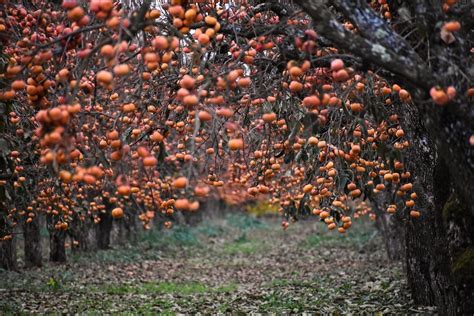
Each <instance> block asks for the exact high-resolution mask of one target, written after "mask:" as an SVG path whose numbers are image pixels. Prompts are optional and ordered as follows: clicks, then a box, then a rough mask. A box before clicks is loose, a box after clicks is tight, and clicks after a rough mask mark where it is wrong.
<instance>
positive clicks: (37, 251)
mask: <svg viewBox="0 0 474 316" xmlns="http://www.w3.org/2000/svg"><path fill="white" fill-rule="evenodd" d="M40 226H41V223H40V218H39V217H38V216H37V217H35V218H34V219H33V221H32V222H31V223H25V224H24V228H23V230H24V231H23V232H24V238H25V241H24V243H25V244H24V248H25V267H26V268H32V267H41V266H42V265H43V262H42V261H43V258H42V246H41V235H40Z"/></svg>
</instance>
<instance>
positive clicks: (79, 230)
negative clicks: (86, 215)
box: [69, 216, 90, 253]
mask: <svg viewBox="0 0 474 316" xmlns="http://www.w3.org/2000/svg"><path fill="white" fill-rule="evenodd" d="M89 230H90V224H89V223H88V222H87V219H85V220H81V219H80V218H79V216H77V217H75V218H74V221H73V223H72V225H71V228H70V230H69V235H70V236H71V239H72V243H71V245H72V246H71V249H72V251H73V252H74V253H77V252H85V251H88V250H89V238H88V237H89Z"/></svg>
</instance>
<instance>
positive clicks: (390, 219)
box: [373, 193, 405, 260]
mask: <svg viewBox="0 0 474 316" xmlns="http://www.w3.org/2000/svg"><path fill="white" fill-rule="evenodd" d="M388 204H390V203H389V200H388V199H387V197H386V195H385V194H383V193H379V196H378V197H377V198H376V200H375V201H374V202H373V206H374V209H375V214H376V215H377V219H376V225H377V229H378V230H379V231H380V233H381V234H382V239H383V241H384V244H385V249H386V251H387V256H388V258H389V259H390V260H402V259H403V258H405V229H404V226H403V221H402V216H400V215H401V214H399V213H398V214H393V215H392V214H388V213H387V211H386V207H387V205H388Z"/></svg>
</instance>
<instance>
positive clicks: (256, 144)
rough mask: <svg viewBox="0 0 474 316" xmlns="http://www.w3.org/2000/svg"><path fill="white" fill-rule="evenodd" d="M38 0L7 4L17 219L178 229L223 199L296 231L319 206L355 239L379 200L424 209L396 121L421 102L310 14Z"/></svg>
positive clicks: (0, 22)
mask: <svg viewBox="0 0 474 316" xmlns="http://www.w3.org/2000/svg"><path fill="white" fill-rule="evenodd" d="M29 2H30V5H29V6H28V5H27V4H25V2H16V1H8V0H2V1H1V4H0V5H1V6H2V9H3V10H2V13H1V14H2V15H1V16H0V30H1V31H0V32H1V34H2V36H1V40H2V43H3V45H4V50H3V56H2V58H3V62H4V67H3V68H4V72H3V74H2V78H1V79H2V85H3V86H2V88H1V91H0V99H1V103H2V105H1V107H2V110H5V113H6V114H7V115H8V121H5V122H2V126H1V132H2V133H9V135H10V149H9V153H8V161H9V164H8V166H9V167H8V168H9V170H10V171H11V173H12V174H13V176H12V177H11V178H9V179H7V180H1V185H2V186H4V188H5V189H6V190H7V191H8V192H9V196H10V197H11V199H10V201H9V203H8V205H9V211H8V215H7V216H8V220H9V221H10V223H12V225H15V223H18V222H22V221H26V222H31V221H34V220H35V218H36V217H37V216H38V214H40V213H42V214H46V216H48V217H50V218H51V219H52V221H53V223H54V229H56V230H68V229H69V228H70V227H71V225H74V222H75V221H86V220H92V221H94V222H96V223H97V222H99V221H100V217H99V214H101V213H102V212H110V214H111V215H112V216H113V217H114V218H122V217H128V216H136V217H138V218H139V219H140V220H141V221H142V222H143V224H144V226H145V227H149V225H150V221H151V219H153V218H156V216H159V217H160V218H162V219H163V220H162V224H163V225H164V226H165V227H170V226H171V222H172V221H171V219H172V218H173V214H174V213H175V212H194V211H197V210H198V209H199V207H200V203H201V204H202V202H203V201H205V200H206V199H211V198H215V197H220V198H224V199H225V200H226V201H227V202H229V203H245V202H247V201H251V200H254V199H266V200H270V201H271V202H272V203H276V204H279V205H280V207H281V208H280V209H281V212H282V213H283V214H284V215H285V216H286V217H287V218H286V220H285V221H283V226H284V227H285V228H286V227H287V226H288V224H289V222H291V220H292V219H294V218H296V217H297V215H298V212H301V211H308V210H309V211H308V212H309V213H311V214H314V216H316V217H318V218H320V219H321V221H322V222H324V223H325V224H326V225H327V227H328V229H331V230H332V229H336V230H338V231H339V232H341V233H344V232H345V231H346V230H347V229H349V228H350V227H351V225H352V219H353V218H354V217H358V216H360V215H363V214H366V213H370V208H369V207H368V206H367V205H366V204H360V202H357V201H362V199H363V198H368V197H371V196H373V195H374V194H378V193H380V192H382V191H389V192H391V193H392V196H393V201H392V203H390V205H387V212H388V213H395V212H403V214H406V216H411V217H414V218H417V217H419V216H420V212H419V211H417V209H416V198H417V196H416V193H415V192H414V191H413V186H412V183H411V180H410V171H408V170H407V169H406V168H405V164H404V162H403V158H402V153H403V151H404V150H405V149H406V148H407V147H409V146H410V143H409V141H408V140H407V137H406V135H405V133H404V130H403V129H402V126H401V125H400V118H399V116H398V115H397V114H395V113H396V107H399V106H403V104H406V103H409V102H410V100H411V99H410V94H409V93H408V92H407V91H406V90H404V89H403V88H401V87H399V86H398V85H393V86H392V85H389V84H387V83H386V82H385V81H383V80H381V79H380V78H378V77H377V76H376V75H374V74H371V73H368V74H367V73H365V74H364V73H358V72H357V71H356V70H355V69H354V68H352V67H351V66H350V62H348V61H347V60H346V59H345V58H344V57H343V56H342V55H340V53H339V52H338V51H337V50H336V49H334V48H331V47H323V46H320V45H319V44H318V41H317V37H318V35H317V34H316V32H315V31H313V30H312V29H311V26H310V23H308V22H309V21H308V19H307V18H305V17H304V16H302V15H301V14H300V15H298V16H295V17H291V18H288V19H285V20H283V19H280V18H279V16H277V15H276V14H274V13H273V12H270V11H268V12H254V11H253V10H252V7H251V6H250V5H249V4H248V3H247V1H236V2H235V1H234V2H232V3H224V2H225V1H183V2H181V1H178V0H173V1H171V2H170V3H165V4H162V5H160V6H159V7H150V6H149V4H148V3H146V1H145V3H144V5H143V6H142V7H138V8H128V7H126V6H125V5H123V4H120V3H118V2H116V1H112V0H88V1H82V0H64V1H63V2H62V4H61V5H56V4H54V2H52V1H45V0H33V1H29ZM144 9H145V10H144ZM388 14H389V13H388ZM282 23H284V28H286V30H287V33H286V34H285V33H284V32H281V27H282V26H281V25H282ZM345 26H346V27H347V28H348V29H350V30H351V29H353V27H352V26H351V25H350V23H346V25H345ZM249 30H251V31H249ZM252 30H253V31H252ZM291 32H293V34H299V35H298V36H293V37H291V36H288V34H289V33H291ZM289 50H292V51H291V54H290V53H289ZM288 56H291V57H288ZM321 60H326V61H327V64H325V65H322V64H321V62H320V61H321ZM436 93H437V92H433V94H436ZM449 93H450V92H449V91H448V94H449ZM451 93H452V92H451ZM373 108H377V109H381V110H379V111H378V113H379V114H380V113H382V116H380V115H378V116H377V115H374V114H373V113H374V111H372V110H371V109H373ZM353 201H356V202H355V203H354V202H353ZM357 205H359V206H360V205H363V207H357ZM1 237H3V238H5V236H1ZM7 238H8V236H7Z"/></svg>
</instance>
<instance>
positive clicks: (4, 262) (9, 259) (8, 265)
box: [0, 238, 17, 270]
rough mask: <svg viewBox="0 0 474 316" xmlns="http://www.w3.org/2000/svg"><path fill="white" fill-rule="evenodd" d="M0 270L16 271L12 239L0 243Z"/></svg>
mask: <svg viewBox="0 0 474 316" xmlns="http://www.w3.org/2000/svg"><path fill="white" fill-rule="evenodd" d="M0 268H2V269H5V270H16V269H17V265H16V247H15V239H14V238H12V239H11V240H3V241H0Z"/></svg>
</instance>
